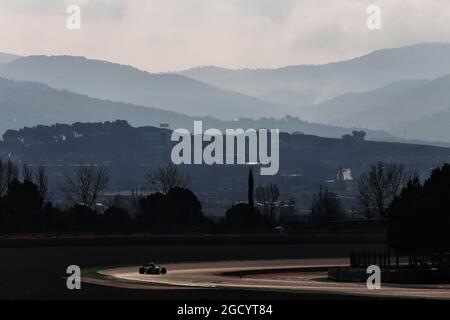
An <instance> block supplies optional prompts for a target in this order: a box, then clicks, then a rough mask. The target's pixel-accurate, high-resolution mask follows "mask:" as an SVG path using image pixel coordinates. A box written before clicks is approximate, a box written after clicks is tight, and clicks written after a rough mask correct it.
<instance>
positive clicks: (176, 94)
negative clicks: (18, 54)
mask: <svg viewBox="0 0 450 320" xmlns="http://www.w3.org/2000/svg"><path fill="white" fill-rule="evenodd" d="M0 76H2V77H4V78H8V79H14V80H24V81H37V82H42V83H44V84H47V85H48V86H50V87H52V88H55V89H66V90H69V91H71V92H75V93H79V94H85V95H88V96H90V97H93V98H99V99H105V100H112V101H120V102H126V103H133V104H136V105H142V106H146V107H156V108H160V109H164V110H167V111H174V112H179V113H184V114H187V115H191V116H211V117H215V118H218V119H222V120H232V119H234V118H238V117H262V116H274V110H277V113H276V114H277V115H281V116H283V115H285V114H288V113H292V110H293V109H294V108H289V107H284V106H281V105H276V104H272V103H268V102H266V101H263V100H261V99H257V98H254V97H249V96H246V95H244V94H240V93H237V92H232V91H229V90H223V89H218V88H215V87H213V86H211V85H209V84H205V83H202V82H199V81H197V80H194V79H190V78H188V77H185V76H181V75H175V74H152V73H149V72H145V71H141V70H139V69H136V68H133V67H131V66H125V65H119V64H114V63H109V62H105V61H99V60H89V59H86V58H82V57H71V56H53V57H47V56H31V57H24V58H19V59H16V60H14V61H12V62H11V63H9V64H8V65H6V66H3V68H1V69H0ZM278 112H279V113H278Z"/></svg>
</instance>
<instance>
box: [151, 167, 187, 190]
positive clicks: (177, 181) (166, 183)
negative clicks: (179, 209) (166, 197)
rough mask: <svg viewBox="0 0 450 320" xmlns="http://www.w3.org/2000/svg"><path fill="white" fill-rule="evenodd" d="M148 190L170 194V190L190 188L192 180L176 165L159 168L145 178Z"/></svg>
mask: <svg viewBox="0 0 450 320" xmlns="http://www.w3.org/2000/svg"><path fill="white" fill-rule="evenodd" d="M145 184H146V186H147V189H148V190H149V191H152V192H161V193H164V194H166V193H168V192H169V190H170V189H172V188H175V187H178V188H189V187H190V184H191V179H190V177H189V176H188V175H185V174H183V173H182V172H181V171H180V170H178V167H177V166H175V165H174V164H171V163H170V164H168V165H167V166H165V167H158V168H156V169H155V170H153V171H152V172H150V173H148V174H147V175H146V177H145Z"/></svg>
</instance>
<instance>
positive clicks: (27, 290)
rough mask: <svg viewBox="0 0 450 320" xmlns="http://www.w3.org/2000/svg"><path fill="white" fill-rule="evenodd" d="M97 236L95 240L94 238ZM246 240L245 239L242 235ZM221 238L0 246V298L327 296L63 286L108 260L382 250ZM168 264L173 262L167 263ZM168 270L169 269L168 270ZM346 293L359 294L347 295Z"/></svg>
mask: <svg viewBox="0 0 450 320" xmlns="http://www.w3.org/2000/svg"><path fill="white" fill-rule="evenodd" d="M96 242H98V241H97V240H96ZM241 242H244V241H241ZM259 242H261V244H245V243H242V244H239V245H237V244H221V245H217V244H214V245H208V244H205V245H200V244H197V245H187V244H185V245H159V244H155V245H134V244H133V245H117V244H115V243H113V244H112V245H92V244H90V243H89V244H86V245H82V246H81V245H68V244H66V243H64V244H63V245H60V246H56V244H58V243H59V242H58V243H52V244H51V245H45V246H43V244H42V243H41V242H40V241H39V242H38V243H36V246H34V245H33V246H24V245H22V244H21V246H14V247H11V246H9V245H8V247H0V299H7V300H16V299H39V300H47V299H64V300H67V299H69V300H73V299H75V300H76V299H87V300H97V299H107V300H116V299H121V300H122V299H127V300H128V299H131V300H183V301H185V300H258V301H259V300H316V299H321V300H324V299H326V300H329V299H342V296H341V295H334V294H319V293H317V294H315V293H305V294H303V293H298V292H287V291H286V292H279V291H277V292H276V293H274V292H270V291H262V290H257V291H255V290H243V289H231V288H230V289H214V288H202V289H198V288H192V287H183V288H181V289H179V290H167V286H163V287H160V289H154V290H143V289H135V287H133V288H127V287H128V284H127V283H123V284H122V285H123V287H118V286H117V285H116V286H115V287H111V286H105V285H98V284H90V283H86V282H84V283H82V290H73V291H70V290H68V289H67V286H66V279H65V277H66V276H67V274H66V269H67V267H68V266H69V265H74V264H75V265H79V266H80V267H81V269H82V271H83V272H84V271H85V270H90V269H96V268H97V269H98V267H101V268H102V269H106V268H108V266H127V265H128V266H130V265H139V264H142V263H144V262H149V261H154V262H156V263H159V264H163V265H172V264H179V263H181V264H185V263H189V264H190V263H196V262H208V261H211V262H213V261H248V260H285V259H318V258H325V257H326V258H338V257H345V256H348V254H349V253H350V252H352V251H357V250H362V249H364V250H368V251H380V250H383V248H384V246H383V245H382V244H364V245H360V244H348V243H347V244H308V243H305V244H279V245H271V244H267V243H264V242H262V241H258V243H259ZM171 268H172V267H171ZM169 272H170V271H169ZM346 299H360V298H359V297H351V296H349V297H346Z"/></svg>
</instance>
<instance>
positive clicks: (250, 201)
mask: <svg viewBox="0 0 450 320" xmlns="http://www.w3.org/2000/svg"><path fill="white" fill-rule="evenodd" d="M253 188H254V181H253V170H252V169H251V168H250V170H249V172H248V206H249V208H250V210H251V211H253V210H254V209H255V200H254V198H253Z"/></svg>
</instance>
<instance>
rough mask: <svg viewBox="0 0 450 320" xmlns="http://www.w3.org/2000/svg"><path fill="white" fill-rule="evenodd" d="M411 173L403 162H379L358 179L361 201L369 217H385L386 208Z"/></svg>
mask: <svg viewBox="0 0 450 320" xmlns="http://www.w3.org/2000/svg"><path fill="white" fill-rule="evenodd" d="M411 176H412V175H411V174H408V173H407V172H406V171H405V168H404V166H403V165H402V164H396V163H384V162H381V161H379V162H377V163H375V164H372V166H371V167H370V169H369V171H368V172H366V173H363V174H361V176H360V177H359V179H358V193H359V195H358V197H359V202H360V204H361V206H362V208H363V210H364V213H365V215H366V216H367V218H369V219H372V218H377V219H383V218H385V213H386V209H387V207H388V206H389V204H390V203H391V202H392V200H394V198H395V197H396V196H397V195H398V194H399V192H400V190H401V188H402V186H404V185H405V184H406V183H407V181H408V179H410V178H411Z"/></svg>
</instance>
